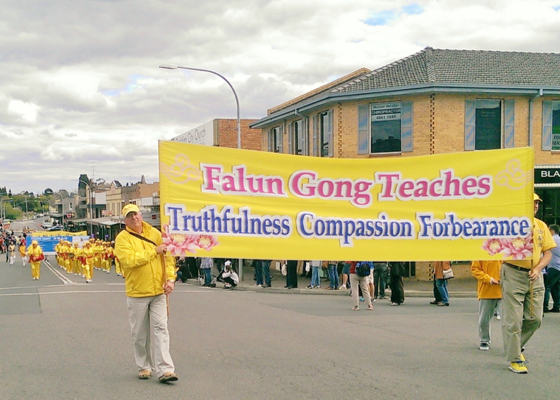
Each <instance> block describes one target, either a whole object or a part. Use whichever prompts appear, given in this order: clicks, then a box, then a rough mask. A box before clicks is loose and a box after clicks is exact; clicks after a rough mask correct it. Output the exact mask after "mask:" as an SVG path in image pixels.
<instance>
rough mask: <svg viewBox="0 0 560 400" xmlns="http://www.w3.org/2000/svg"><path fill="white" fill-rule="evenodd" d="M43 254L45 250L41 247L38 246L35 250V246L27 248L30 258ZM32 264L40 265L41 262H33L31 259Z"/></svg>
mask: <svg viewBox="0 0 560 400" xmlns="http://www.w3.org/2000/svg"><path fill="white" fill-rule="evenodd" d="M41 254H43V249H41V246H37V247H35V248H33V245H32V244H31V245H29V247H28V248H27V255H28V256H30V257H31V256H35V257H37V256H40V255H41ZM29 261H30V262H32V263H39V262H40V261H31V259H29Z"/></svg>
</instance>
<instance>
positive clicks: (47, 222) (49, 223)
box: [41, 221, 53, 229]
mask: <svg viewBox="0 0 560 400" xmlns="http://www.w3.org/2000/svg"><path fill="white" fill-rule="evenodd" d="M41 226H42V227H43V229H50V228H52V227H53V223H52V222H51V221H45V222H43V223H42V224H41Z"/></svg>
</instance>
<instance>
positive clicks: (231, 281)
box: [223, 276, 237, 287]
mask: <svg viewBox="0 0 560 400" xmlns="http://www.w3.org/2000/svg"><path fill="white" fill-rule="evenodd" d="M223 280H224V282H225V283H229V284H230V285H231V286H233V287H236V286H237V283H235V281H234V280H233V279H231V278H230V277H229V276H228V277H227V278H223Z"/></svg>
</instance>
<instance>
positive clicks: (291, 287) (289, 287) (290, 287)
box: [286, 286, 294, 289]
mask: <svg viewBox="0 0 560 400" xmlns="http://www.w3.org/2000/svg"><path fill="white" fill-rule="evenodd" d="M286 287H287V288H288V289H293V288H294V287H293V286H286Z"/></svg>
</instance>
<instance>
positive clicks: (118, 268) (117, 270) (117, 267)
mask: <svg viewBox="0 0 560 400" xmlns="http://www.w3.org/2000/svg"><path fill="white" fill-rule="evenodd" d="M111 248H112V249H113V260H114V261H115V274H117V276H123V270H122V267H121V263H120V261H119V258H118V257H117V255H116V254H115V242H111ZM123 277H124V276H123Z"/></svg>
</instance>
